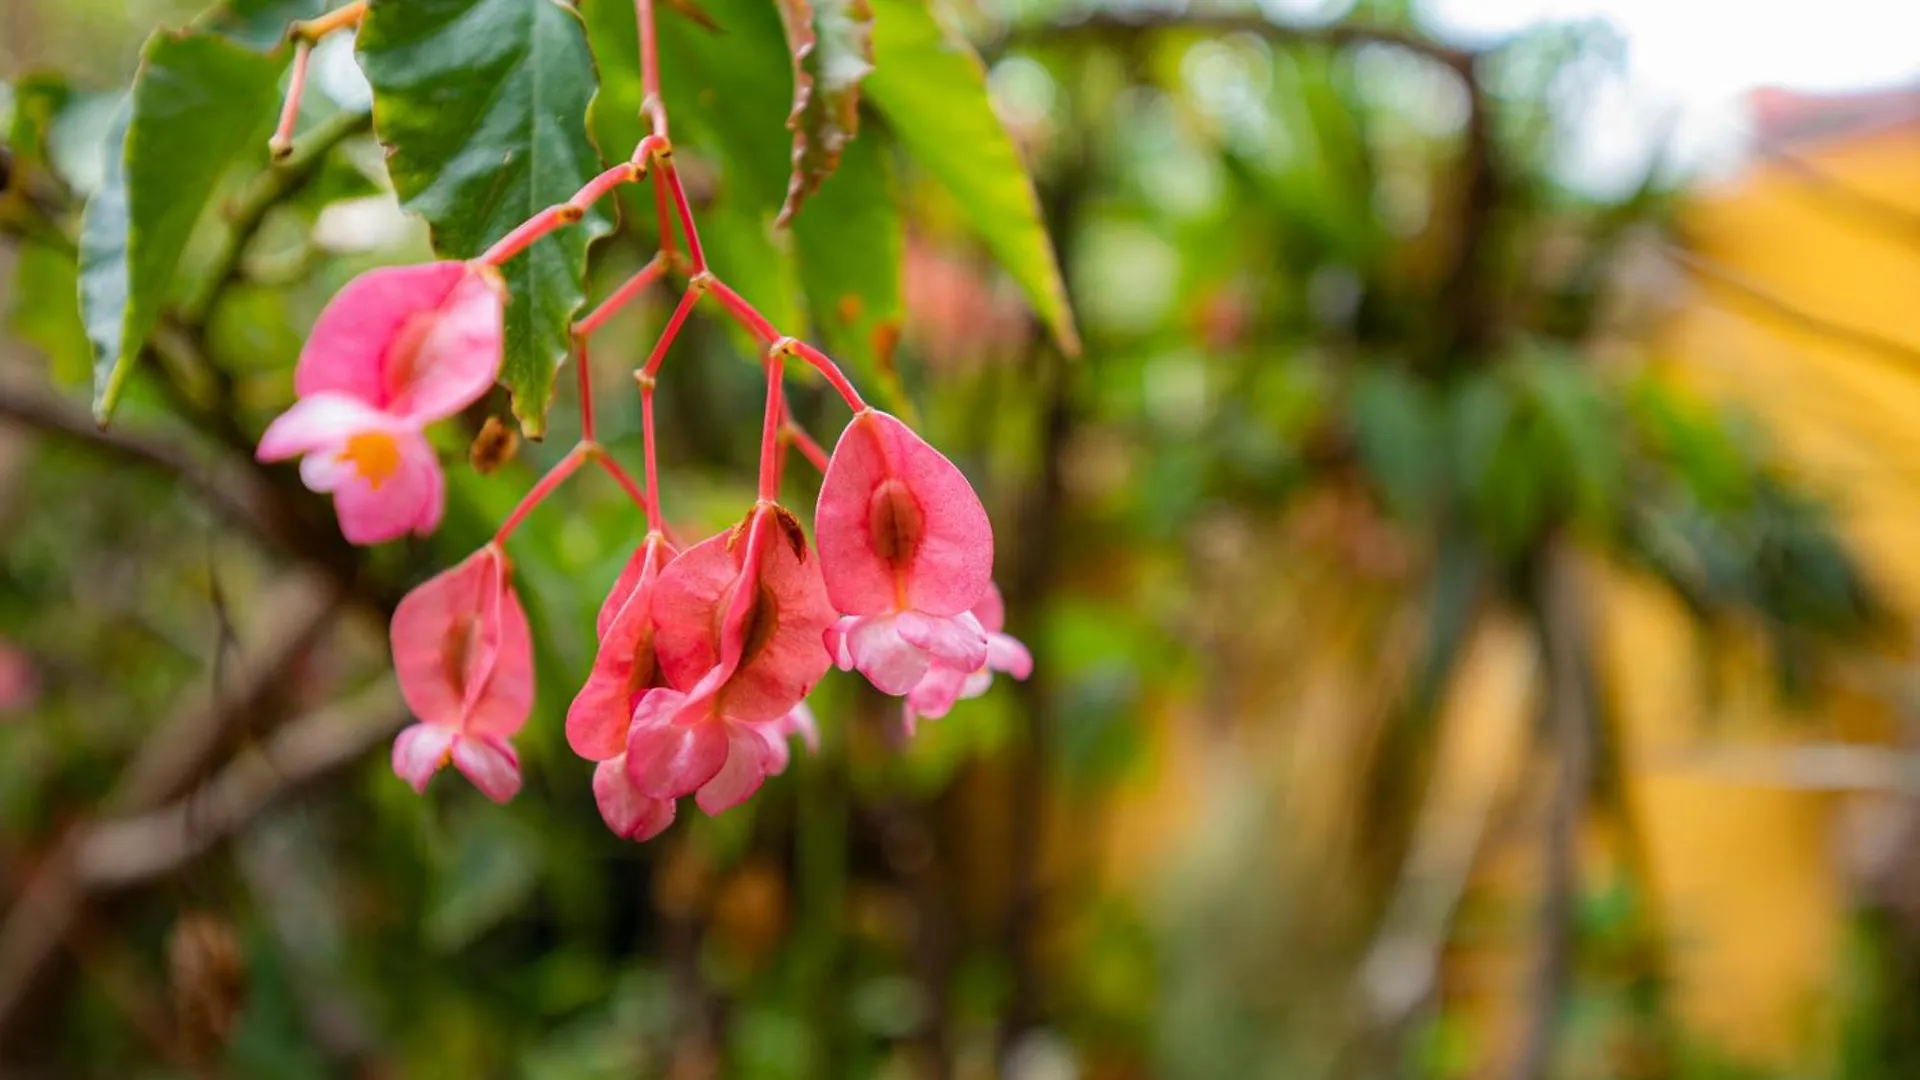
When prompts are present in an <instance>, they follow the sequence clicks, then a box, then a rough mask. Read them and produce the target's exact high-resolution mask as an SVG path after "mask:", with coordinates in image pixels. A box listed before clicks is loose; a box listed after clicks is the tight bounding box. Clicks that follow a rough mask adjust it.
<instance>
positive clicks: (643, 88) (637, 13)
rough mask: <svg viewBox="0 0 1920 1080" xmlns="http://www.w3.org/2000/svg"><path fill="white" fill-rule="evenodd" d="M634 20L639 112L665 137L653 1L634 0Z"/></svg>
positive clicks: (665, 116) (664, 113) (665, 125)
mask: <svg viewBox="0 0 1920 1080" xmlns="http://www.w3.org/2000/svg"><path fill="white" fill-rule="evenodd" d="M633 21H634V22H635V23H636V24H637V25H638V26H639V28H640V93H641V99H640V112H641V114H642V115H644V116H645V117H646V118H647V122H648V123H649V124H650V125H652V127H653V133H654V134H655V135H658V136H660V137H661V138H663V139H664V138H666V137H667V106H666V102H665V101H664V100H662V99H661V97H660V45H659V42H658V40H657V38H656V36H655V34H654V29H653V0H634V4H633Z"/></svg>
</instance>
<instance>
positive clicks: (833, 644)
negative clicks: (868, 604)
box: [821, 615, 861, 671]
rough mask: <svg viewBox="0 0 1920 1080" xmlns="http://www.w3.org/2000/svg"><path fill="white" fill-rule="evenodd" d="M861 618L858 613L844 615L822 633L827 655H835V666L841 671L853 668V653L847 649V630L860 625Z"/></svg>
mask: <svg viewBox="0 0 1920 1080" xmlns="http://www.w3.org/2000/svg"><path fill="white" fill-rule="evenodd" d="M860 618H861V617H860V616H858V615H842V616H840V618H838V619H836V620H834V622H833V625H831V626H829V627H827V630H826V633H825V634H823V635H821V641H822V643H823V644H825V645H826V647H827V655H828V656H831V657H833V663H834V666H835V667H837V668H839V669H840V670H841V671H852V670H853V654H852V653H850V652H848V651H847V631H848V630H850V629H852V628H853V627H854V626H856V625H858V624H859V622H860Z"/></svg>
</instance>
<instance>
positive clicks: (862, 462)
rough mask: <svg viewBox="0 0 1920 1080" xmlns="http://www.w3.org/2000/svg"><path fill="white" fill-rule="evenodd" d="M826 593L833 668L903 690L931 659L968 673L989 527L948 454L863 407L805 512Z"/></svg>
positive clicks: (976, 659) (975, 651)
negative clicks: (832, 619) (831, 615)
mask: <svg viewBox="0 0 1920 1080" xmlns="http://www.w3.org/2000/svg"><path fill="white" fill-rule="evenodd" d="M814 528H815V529H816V530H817V532H818V540H819V544H820V569H821V573H822V574H823V575H825V580H826V584H827V595H828V596H829V597H830V598H831V599H832V601H833V606H834V607H835V608H837V609H839V610H840V612H841V613H842V614H843V615H845V616H846V617H845V618H842V619H841V620H840V621H839V622H838V623H837V624H836V625H835V627H834V628H833V631H832V632H831V633H829V634H828V635H827V637H826V639H825V640H826V645H827V648H828V650H829V651H830V652H831V653H832V654H833V656H834V659H835V661H836V662H837V663H838V664H839V665H840V667H841V668H842V669H843V670H850V669H852V668H855V667H857V668H859V669H860V671H861V673H862V674H864V675H866V677H867V678H868V679H869V680H871V681H872V682H873V685H875V686H877V687H879V688H880V689H881V690H883V691H885V692H886V693H889V694H905V693H907V692H908V691H910V690H912V689H913V688H914V687H915V686H918V685H919V684H920V681H921V680H922V679H923V678H925V677H926V675H927V672H928V671H929V670H930V669H931V668H932V667H933V666H934V665H935V664H936V663H938V664H940V665H943V666H945V667H949V668H953V669H956V670H959V671H963V672H969V671H973V670H974V669H976V668H978V667H979V666H980V665H981V664H982V663H984V662H985V661H986V658H987V634H986V630H985V629H984V628H983V627H982V626H981V625H980V621H979V620H978V619H976V618H975V617H974V616H973V614H972V613H971V611H970V610H969V609H971V608H972V607H973V606H974V605H975V604H976V603H978V602H979V600H980V598H981V597H982V596H984V595H985V594H986V591H987V588H988V586H989V585H990V584H992V580H993V526H992V525H991V524H990V523H989V522H988V521H987V512H986V509H985V508H984V507H982V506H981V505H980V498H979V496H977V495H975V494H974V493H973V487H972V485H970V484H968V483H967V478H966V477H965V476H963V475H961V473H960V470H959V469H958V468H956V467H955V466H954V464H953V462H951V461H948V460H947V459H946V458H945V457H943V456H942V455H941V454H940V452H939V451H938V450H935V449H934V448H933V447H931V446H928V445H927V444H926V442H925V441H924V440H922V439H921V438H920V437H919V436H918V435H915V434H914V433H913V432H912V430H910V429H909V428H908V427H907V426H906V425H905V424H902V423H901V422H900V421H899V420H896V419H894V418H893V417H891V416H888V415H887V414H886V413H883V412H876V411H874V410H872V409H868V410H866V411H865V412H862V413H859V414H858V415H856V416H855V417H854V418H853V421H852V422H851V423H849V424H848V425H847V429H846V431H845V432H843V433H842V434H841V436H840V442H839V444H838V445H837V446H835V447H834V450H833V458H832V460H831V461H830V462H829V463H828V465H827V475H826V477H825V479H823V480H822V481H821V483H820V504H819V508H818V509H817V510H816V511H815V514H814Z"/></svg>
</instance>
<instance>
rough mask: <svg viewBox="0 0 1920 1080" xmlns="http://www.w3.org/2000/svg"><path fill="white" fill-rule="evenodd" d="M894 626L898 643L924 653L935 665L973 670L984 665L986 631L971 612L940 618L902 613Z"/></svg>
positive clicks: (918, 613) (913, 612)
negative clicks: (898, 638) (897, 632)
mask: <svg viewBox="0 0 1920 1080" xmlns="http://www.w3.org/2000/svg"><path fill="white" fill-rule="evenodd" d="M894 626H895V627H896V628H897V629H898V630H899V632H900V638H901V640H903V641H905V642H906V643H907V644H909V645H912V646H913V647H914V648H916V649H920V650H922V651H924V652H925V653H926V654H927V655H928V656H929V657H931V658H932V660H933V662H934V663H936V664H945V665H946V666H948V667H952V668H959V669H960V670H961V671H972V670H973V669H974V668H977V667H979V666H980V665H981V664H984V663H986V662H987V632H986V631H985V630H982V629H980V620H978V619H976V618H974V617H973V615H972V613H970V612H961V613H960V614H958V615H955V616H953V617H952V618H947V619H943V618H940V617H938V616H934V615H926V614H923V613H921V612H918V611H903V612H901V613H900V614H899V616H898V617H897V619H896V621H895V622H894Z"/></svg>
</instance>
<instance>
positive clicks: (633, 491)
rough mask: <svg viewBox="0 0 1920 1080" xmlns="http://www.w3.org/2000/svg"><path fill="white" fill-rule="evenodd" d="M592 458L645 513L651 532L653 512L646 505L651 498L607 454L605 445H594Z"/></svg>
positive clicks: (648, 528)
mask: <svg viewBox="0 0 1920 1080" xmlns="http://www.w3.org/2000/svg"><path fill="white" fill-rule="evenodd" d="M593 460H594V461H595V462H597V463H598V464H599V466H600V467H601V468H602V469H605V470H606V471H607V475H608V476H611V477H613V482H614V483H616V484H619V485H620V490H622V491H624V492H626V493H627V498H629V499H632V500H633V505H635V506H637V507H639V508H640V512H641V513H643V514H646V515H647V530H648V531H649V532H651V531H652V530H653V528H654V521H653V512H652V510H651V509H650V508H649V506H648V503H649V502H650V501H651V500H649V499H648V497H647V493H646V492H644V491H642V490H640V485H639V484H636V483H634V482H633V477H631V476H628V475H627V470H625V469H623V468H621V467H620V463H619V462H617V461H615V460H613V458H612V457H610V456H608V454H607V450H606V447H604V446H595V447H594V451H593Z"/></svg>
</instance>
